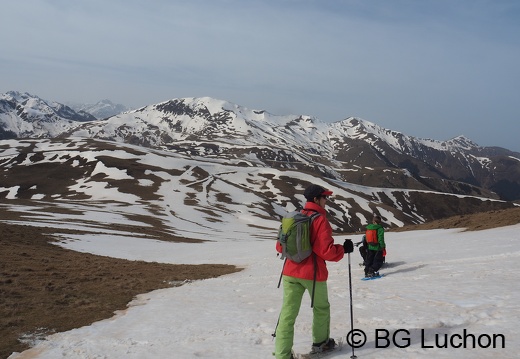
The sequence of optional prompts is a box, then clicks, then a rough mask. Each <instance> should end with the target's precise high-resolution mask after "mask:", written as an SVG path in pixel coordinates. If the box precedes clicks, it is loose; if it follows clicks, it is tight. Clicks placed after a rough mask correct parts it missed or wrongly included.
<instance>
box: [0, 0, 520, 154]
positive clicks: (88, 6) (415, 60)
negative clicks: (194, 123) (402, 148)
mask: <svg viewBox="0 0 520 359" xmlns="http://www.w3.org/2000/svg"><path fill="white" fill-rule="evenodd" d="M0 9H1V11H0V31H1V34H2V36H1V40H0V44H1V46H0V93H4V92H7V91H9V90H17V91H22V92H29V93H31V94H33V95H37V96H39V97H42V98H44V99H47V100H53V101H58V102H83V103H94V102H97V101H99V100H101V99H105V98H108V99H110V100H112V101H113V102H116V103H121V104H124V105H126V106H128V107H140V106H145V105H150V104H154V103H158V102H162V101H166V100H169V99H172V98H178V97H202V96H210V97H214V98H217V99H222V100H227V101H230V102H233V103H236V104H238V105H242V106H245V107H248V108H250V109H263V110H266V111H268V112H271V113H273V114H278V115H285V114H304V115H310V116H315V117H317V118H318V119H320V120H322V121H324V122H334V121H340V120H342V119H345V118H347V117H350V116H357V117H361V118H363V119H365V120H369V121H372V122H375V123H376V124H378V125H380V126H383V127H385V128H388V129H392V130H396V131H399V132H402V133H404V134H407V135H411V136H417V137H421V138H432V139H436V140H447V139H450V138H452V137H455V136H457V135H465V136H467V137H469V138H470V139H472V140H473V141H475V142H476V143H478V144H479V145H482V146H501V147H505V148H508V149H511V150H515V151H519V152H520V142H519V141H518V138H519V137H520V124H519V123H520V1H516V0H511V1H502V0H489V1H485V0H358V1H354V0H183V1H180V0H141V1H138V0H82V1H80V0H23V1H14V0H13V1H5V0H4V1H2V3H1V7H0Z"/></svg>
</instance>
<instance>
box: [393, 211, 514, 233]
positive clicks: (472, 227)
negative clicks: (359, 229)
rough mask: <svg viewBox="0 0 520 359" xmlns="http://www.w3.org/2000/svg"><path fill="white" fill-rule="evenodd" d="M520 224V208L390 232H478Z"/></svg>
mask: <svg viewBox="0 0 520 359" xmlns="http://www.w3.org/2000/svg"><path fill="white" fill-rule="evenodd" d="M518 223H520V207H515V208H511V209H502V210H496V211H490V212H482V213H474V214H467V215H460V216H453V217H449V218H444V219H439V220H435V221H431V222H427V223H424V224H418V225H412V226H404V227H401V228H392V229H391V230H392V232H402V231H416V230H426V229H437V228H443V229H449V228H466V230H468V231H480V230H483V229H491V228H497V227H505V226H512V225H515V224H518Z"/></svg>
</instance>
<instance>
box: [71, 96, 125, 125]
mask: <svg viewBox="0 0 520 359" xmlns="http://www.w3.org/2000/svg"><path fill="white" fill-rule="evenodd" d="M70 107H72V108H73V109H74V110H75V111H78V112H86V113H89V114H91V115H92V116H94V117H95V118H96V119H98V120H102V119H104V118H108V117H110V116H114V115H118V114H120V113H122V112H125V111H129V110H130V109H129V108H128V107H126V106H125V105H121V104H115V103H113V102H112V101H110V100H107V99H104V100H101V101H98V102H96V103H93V104H70Z"/></svg>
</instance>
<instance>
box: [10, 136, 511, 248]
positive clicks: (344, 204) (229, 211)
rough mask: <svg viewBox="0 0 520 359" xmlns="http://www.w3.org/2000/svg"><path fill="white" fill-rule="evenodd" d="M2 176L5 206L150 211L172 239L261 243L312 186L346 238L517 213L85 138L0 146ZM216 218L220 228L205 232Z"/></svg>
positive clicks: (491, 203) (477, 200)
mask: <svg viewBox="0 0 520 359" xmlns="http://www.w3.org/2000/svg"><path fill="white" fill-rule="evenodd" d="M0 178H2V182H0V198H5V199H6V200H17V199H30V200H37V201H42V202H45V201H52V202H54V203H55V205H56V206H59V205H60V203H62V202H63V201H64V202H65V203H68V202H70V201H73V202H81V201H85V200H88V205H89V206H91V205H93V203H95V202H97V201H110V202H114V201H116V202H120V203H121V204H122V205H126V206H132V207H134V208H142V211H143V212H146V213H148V214H149V215H153V216H155V217H156V218H157V220H158V221H161V222H162V223H163V226H164V227H166V228H169V229H170V230H171V231H173V233H172V235H176V236H181V235H184V236H188V237H196V238H198V239H203V238H206V237H207V236H211V237H212V238H215V239H218V238H220V236H221V235H222V236H223V237H224V238H225V237H226V236H227V235H228V234H229V232H230V231H232V232H237V233H250V232H251V229H252V228H255V230H254V233H256V234H255V236H256V235H257V236H263V235H265V230H267V231H270V230H271V229H272V227H271V226H270V225H265V223H267V222H269V221H270V220H272V219H273V218H276V219H278V218H279V216H280V215H281V214H283V213H285V212H289V211H292V210H295V209H296V208H298V207H299V206H300V205H301V202H302V201H303V196H302V193H303V190H304V188H305V187H306V186H307V185H309V184H310V183H319V184H321V185H323V186H324V187H326V188H330V189H331V190H332V191H333V192H334V199H333V200H332V201H330V203H329V207H330V213H331V215H332V216H331V217H332V218H331V221H332V223H333V226H334V228H335V230H336V231H338V232H344V231H347V232H352V231H357V230H358V229H359V228H361V227H362V226H363V225H365V224H366V223H367V222H368V221H369V220H370V218H371V217H372V214H373V213H379V214H380V215H381V216H382V217H383V218H384V219H385V221H386V223H388V224H389V225H391V226H402V225H404V224H410V223H422V222H424V221H425V220H427V219H434V218H440V217H446V216H450V215H454V214H463V213H472V212H476V211H485V210H493V209H499V208H508V207H511V206H512V204H511V203H507V202H503V201H498V200H489V199H486V198H483V197H476V196H463V195H448V194H444V193H440V192H433V191H424V190H409V189H402V188H401V189H395V188H378V187H370V186H362V185H356V184H352V183H348V182H344V181H340V180H335V179H327V178H317V177H316V176H315V175H313V174H312V173H305V172H301V171H294V170H290V169H278V168H270V167H263V166H254V165H253V164H252V163H247V162H246V161H245V160H244V159H242V158H239V159H232V158H218V157H211V156H195V155H189V156H188V155H185V154H179V153H175V152H172V151H161V150H154V149H149V148H144V147H140V146H132V145H128V144H119V143H115V142H107V141H97V140H91V139H86V138H74V139H62V140H57V139H46V140H36V139H33V140H24V141H17V140H4V141H0ZM195 219H197V220H195ZM198 219H203V221H202V223H201V221H199V220H198ZM207 220H211V221H212V222H213V223H214V225H213V226H210V227H207V228H206V227H205V224H204V222H205V221H207ZM217 224H220V226H222V228H221V229H217V227H216V226H217ZM266 228H267V229H266ZM248 236H251V234H248Z"/></svg>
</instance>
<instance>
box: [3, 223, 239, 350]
mask: <svg viewBox="0 0 520 359" xmlns="http://www.w3.org/2000/svg"><path fill="white" fill-rule="evenodd" d="M53 232H56V230H55V229H45V228H38V227H31V226H22V225H14V224H7V223H3V222H0V358H7V357H8V356H9V355H10V354H11V353H12V352H14V351H17V352H19V351H23V350H25V349H28V348H29V345H28V344H24V343H22V342H20V341H19V338H20V337H21V336H22V335H24V334H27V333H36V332H39V333H40V334H43V335H44V334H48V333H53V332H62V331H67V330H70V329H73V328H78V327H81V326H84V325H89V324H91V323H93V322H95V321H98V320H101V319H106V318H110V317H111V316H113V313H114V311H116V310H122V309H125V308H126V306H127V304H128V303H129V302H130V301H131V300H132V299H133V298H134V297H135V296H136V295H137V294H140V293H146V292H150V291H153V290H155V289H160V288H166V287H172V286H175V285H178V284H176V283H179V282H182V281H186V280H198V279H205V278H213V277H218V276H221V275H224V274H229V273H233V272H236V271H238V270H240V269H239V268H236V267H235V266H232V265H224V264H222V265H219V264H206V265H171V264H159V263H148V262H142V261H129V260H123V259H115V258H110V257H103V256H97V255H92V254H86V253H79V252H75V251H72V250H67V249H64V248H61V247H59V246H56V245H53V244H51V243H50V241H51V240H52V238H51V237H49V236H48V235H46V233H53Z"/></svg>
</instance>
